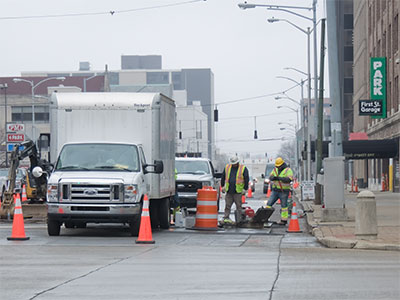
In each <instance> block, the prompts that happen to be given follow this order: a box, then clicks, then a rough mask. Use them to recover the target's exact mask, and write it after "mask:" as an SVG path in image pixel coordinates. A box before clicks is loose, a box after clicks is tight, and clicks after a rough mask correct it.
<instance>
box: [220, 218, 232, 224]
mask: <svg viewBox="0 0 400 300" xmlns="http://www.w3.org/2000/svg"><path fill="white" fill-rule="evenodd" d="M222 222H223V223H224V224H235V222H233V221H232V220H231V219H229V218H224V219H223V220H222Z"/></svg>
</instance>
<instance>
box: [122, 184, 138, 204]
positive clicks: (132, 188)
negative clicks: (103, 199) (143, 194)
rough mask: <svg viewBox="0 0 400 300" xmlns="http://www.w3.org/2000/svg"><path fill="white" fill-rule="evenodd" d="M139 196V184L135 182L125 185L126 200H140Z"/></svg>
mask: <svg viewBox="0 0 400 300" xmlns="http://www.w3.org/2000/svg"><path fill="white" fill-rule="evenodd" d="M139 201H140V199H138V196H137V186H136V185H134V184H125V185H124V202H139Z"/></svg>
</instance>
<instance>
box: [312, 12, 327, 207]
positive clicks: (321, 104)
mask: <svg viewBox="0 0 400 300" xmlns="http://www.w3.org/2000/svg"><path fill="white" fill-rule="evenodd" d="M321 21H322V24H321V61H320V74H319V76H320V79H319V100H318V128H317V129H318V137H317V147H316V148H317V156H316V165H317V169H316V172H315V174H316V175H317V181H316V184H315V200H314V203H315V204H322V184H321V183H320V182H319V180H318V175H319V174H321V169H322V142H323V124H324V115H323V112H324V65H325V64H324V60H325V21H326V20H325V19H322V20H321Z"/></svg>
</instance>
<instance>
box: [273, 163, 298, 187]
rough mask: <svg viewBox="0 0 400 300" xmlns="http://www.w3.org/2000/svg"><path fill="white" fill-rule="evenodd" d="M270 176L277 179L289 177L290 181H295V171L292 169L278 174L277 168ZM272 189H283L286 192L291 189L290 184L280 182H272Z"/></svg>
mask: <svg viewBox="0 0 400 300" xmlns="http://www.w3.org/2000/svg"><path fill="white" fill-rule="evenodd" d="M270 176H275V177H289V178H290V180H293V171H292V169H290V168H285V169H283V170H282V172H281V173H280V174H278V168H277V167H275V168H274V169H273V170H272V172H271V174H270ZM272 188H277V189H282V190H284V191H289V190H290V189H291V186H290V182H289V183H284V182H282V181H279V180H274V181H272Z"/></svg>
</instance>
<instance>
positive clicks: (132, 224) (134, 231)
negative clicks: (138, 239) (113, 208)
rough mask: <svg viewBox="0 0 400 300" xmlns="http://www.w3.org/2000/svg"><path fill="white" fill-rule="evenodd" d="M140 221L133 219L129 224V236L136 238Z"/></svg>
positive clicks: (139, 218)
mask: <svg viewBox="0 0 400 300" xmlns="http://www.w3.org/2000/svg"><path fill="white" fill-rule="evenodd" d="M140 220H141V217H138V218H135V219H134V220H132V221H131V222H130V223H129V231H130V233H131V236H138V235H139V230H140Z"/></svg>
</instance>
